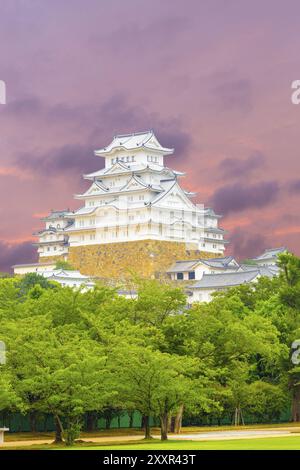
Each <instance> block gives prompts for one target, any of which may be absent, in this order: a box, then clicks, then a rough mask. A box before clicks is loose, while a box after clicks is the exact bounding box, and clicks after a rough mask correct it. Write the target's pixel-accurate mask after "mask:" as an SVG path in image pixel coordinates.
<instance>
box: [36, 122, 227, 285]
mask: <svg viewBox="0 0 300 470" xmlns="http://www.w3.org/2000/svg"><path fill="white" fill-rule="evenodd" d="M173 151H174V150H173V149H172V148H166V147H163V146H162V145H161V144H160V143H159V141H158V140H157V138H156V136H155V134H154V132H153V131H147V132H139V133H134V134H126V135H117V136H115V137H114V138H113V140H112V142H111V143H110V144H109V145H108V146H106V147H104V148H102V149H100V150H96V151H95V156H96V157H98V158H101V160H102V161H103V160H104V168H102V169H100V170H99V171H95V172H93V173H89V174H85V175H84V178H85V179H86V180H88V181H90V186H89V188H88V189H87V190H86V191H85V192H84V193H83V194H77V195H75V198H76V199H77V200H79V201H81V203H82V205H81V207H80V208H79V209H78V210H75V211H69V210H62V211H51V213H50V214H49V215H48V216H47V217H45V218H44V219H43V220H44V222H45V228H44V229H43V230H41V231H39V232H38V233H37V234H36V235H37V236H38V242H37V243H36V245H37V249H38V253H39V258H40V262H41V263H42V262H49V261H53V260H54V259H59V258H62V259H68V261H69V262H70V263H72V264H73V266H74V267H76V269H80V270H81V272H83V273H87V274H90V275H97V276H99V277H104V278H109V277H112V278H118V277H119V276H120V277H122V276H125V277H126V276H127V275H128V273H129V272H130V271H134V272H137V273H139V274H142V275H145V276H150V277H154V276H155V275H158V274H159V273H161V272H163V271H165V270H166V269H167V268H168V267H169V266H170V264H171V263H172V262H175V261H176V260H178V259H187V258H190V259H192V258H193V257H216V256H222V255H223V253H224V248H225V243H226V241H225V240H224V230H222V229H221V228H220V227H219V226H218V225H219V219H220V217H221V216H220V215H217V214H215V212H214V211H213V209H210V208H204V206H203V205H200V204H195V203H194V202H193V198H194V197H195V193H191V192H189V191H187V190H185V189H183V187H182V186H181V181H182V178H183V177H184V175H185V173H183V172H181V171H176V170H174V169H171V168H169V167H168V166H166V164H165V161H164V159H165V157H167V156H171V155H172V154H173ZM99 166H100V165H99ZM102 166H103V165H102Z"/></svg>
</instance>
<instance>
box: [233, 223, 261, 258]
mask: <svg viewBox="0 0 300 470" xmlns="http://www.w3.org/2000/svg"><path fill="white" fill-rule="evenodd" d="M230 243H231V247H230V249H231V252H232V253H233V254H234V256H236V257H237V258H238V259H240V260H241V259H245V258H253V257H254V256H258V255H259V254H260V253H262V252H263V251H264V250H265V249H266V248H267V247H268V243H267V240H266V238H265V237H264V236H263V235H261V234H258V233H257V234H249V233H248V232H245V231H242V230H240V229H236V230H234V231H233V232H232V233H231V236H230Z"/></svg>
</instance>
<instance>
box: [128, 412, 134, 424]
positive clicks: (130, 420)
mask: <svg viewBox="0 0 300 470" xmlns="http://www.w3.org/2000/svg"><path fill="white" fill-rule="evenodd" d="M133 415H134V411H131V412H130V413H129V427H130V428H133Z"/></svg>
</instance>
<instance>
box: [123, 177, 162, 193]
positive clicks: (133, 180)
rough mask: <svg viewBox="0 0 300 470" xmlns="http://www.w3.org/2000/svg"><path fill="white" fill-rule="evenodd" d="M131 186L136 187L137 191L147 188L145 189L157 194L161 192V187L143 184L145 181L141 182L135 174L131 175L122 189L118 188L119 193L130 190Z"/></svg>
mask: <svg viewBox="0 0 300 470" xmlns="http://www.w3.org/2000/svg"><path fill="white" fill-rule="evenodd" d="M133 185H134V186H136V188H135V189H137V190H138V189H141V188H142V189H145V188H147V189H150V190H151V189H152V190H153V191H157V192H161V191H163V188H162V187H161V186H157V185H154V184H148V183H145V181H143V179H142V178H140V177H139V176H138V175H136V174H133V175H132V177H131V178H130V180H129V181H128V182H127V183H126V184H125V185H124V186H123V187H122V188H120V192H122V191H127V190H131V186H133ZM118 192H119V191H118Z"/></svg>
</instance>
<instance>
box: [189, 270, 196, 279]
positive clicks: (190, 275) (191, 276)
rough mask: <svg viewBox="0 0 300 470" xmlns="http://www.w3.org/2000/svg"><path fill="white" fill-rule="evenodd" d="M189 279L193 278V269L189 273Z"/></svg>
mask: <svg viewBox="0 0 300 470" xmlns="http://www.w3.org/2000/svg"><path fill="white" fill-rule="evenodd" d="M189 279H195V271H191V272H190V273H189Z"/></svg>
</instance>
